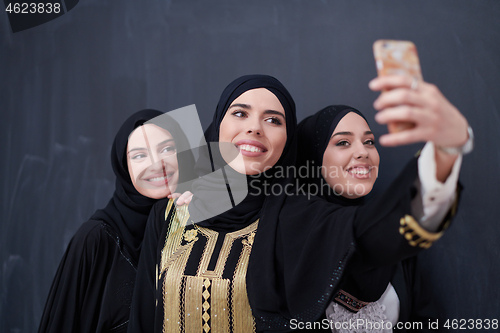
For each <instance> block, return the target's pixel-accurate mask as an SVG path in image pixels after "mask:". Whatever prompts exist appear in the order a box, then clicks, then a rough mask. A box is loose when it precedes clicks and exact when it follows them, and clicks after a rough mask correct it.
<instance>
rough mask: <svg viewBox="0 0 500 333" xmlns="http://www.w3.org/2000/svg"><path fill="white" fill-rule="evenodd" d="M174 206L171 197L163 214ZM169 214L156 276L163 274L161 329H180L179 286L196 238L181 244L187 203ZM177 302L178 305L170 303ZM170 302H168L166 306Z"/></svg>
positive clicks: (169, 331) (167, 332)
mask: <svg viewBox="0 0 500 333" xmlns="http://www.w3.org/2000/svg"><path fill="white" fill-rule="evenodd" d="M172 208H173V199H171V200H169V202H168V205H167V209H166V211H165V218H167V217H168V214H169V212H170V210H171V209H172ZM174 209H175V210H174V211H173V212H172V214H171V218H170V223H169V230H168V233H167V237H166V240H165V246H164V248H163V250H162V252H161V262H160V264H161V265H160V267H161V270H160V272H159V276H158V279H161V277H162V275H163V274H165V276H164V283H163V289H162V292H163V309H164V318H163V332H164V333H171V332H181V331H182V323H183V318H182V312H181V311H179V306H180V304H181V293H182V291H181V288H182V286H183V279H182V276H183V274H184V269H185V267H186V263H187V260H188V259H189V255H190V254H191V250H192V248H193V245H194V243H195V242H191V243H188V244H186V245H183V246H180V244H181V241H182V235H183V233H184V228H185V226H186V223H187V220H188V219H189V212H188V210H187V206H182V207H175V208H174ZM172 304H177V307H175V306H171V305H172ZM169 305H170V306H169Z"/></svg>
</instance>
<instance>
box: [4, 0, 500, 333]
mask: <svg viewBox="0 0 500 333" xmlns="http://www.w3.org/2000/svg"><path fill="white" fill-rule="evenodd" d="M4 14H5V13H4ZM4 14H0V32H1V34H0V110H1V115H2V117H1V121H0V126H1V127H0V142H1V148H0V149H1V151H0V156H1V159H2V161H1V163H0V190H1V197H2V200H1V206H0V207H1V208H0V216H1V225H0V230H1V234H0V261H1V266H0V270H1V274H0V288H1V289H0V331H1V332H34V331H36V328H37V325H38V322H39V319H40V316H41V313H42V310H43V307H44V303H45V299H46V296H47V293H48V291H49V288H50V284H51V282H52V278H53V274H54V272H55V270H56V268H57V266H58V264H59V260H60V258H61V256H62V254H63V252H64V250H65V248H66V246H67V244H68V242H69V240H70V238H71V237H72V235H73V234H74V232H75V231H76V229H77V228H78V227H79V225H80V224H81V223H82V222H84V221H85V220H87V219H88V218H89V217H90V215H91V214H92V213H93V212H94V211H95V210H96V209H98V208H101V207H103V206H104V205H105V204H106V203H107V201H108V200H109V198H110V196H111V193H112V191H113V189H114V177H113V174H112V172H111V167H110V162H109V154H110V147H111V143H112V140H113V138H114V135H115V133H116V131H117V130H118V128H119V126H120V125H121V123H122V122H123V120H124V119H125V118H126V117H128V116H129V115H130V114H131V113H133V112H135V111H137V110H139V109H143V108H156V109H159V110H162V111H169V110H173V109H176V108H179V107H182V106H185V105H189V104H193V103H194V104H196V106H197V108H198V112H199V114H200V119H201V122H202V125H203V126H204V127H206V126H207V125H208V123H209V121H210V119H211V116H212V113H213V110H214V109H215V106H216V103H217V100H218V98H219V95H220V93H221V92H222V90H223V89H224V87H225V86H226V85H227V84H228V83H229V82H230V81H231V80H233V79H234V78H236V77H238V76H240V75H243V74H250V73H265V74H270V75H273V76H276V77H277V78H278V79H280V80H281V81H282V82H283V83H284V85H285V86H286V87H288V89H289V90H290V92H291V94H292V95H293V96H294V98H295V100H296V103H297V112H298V119H299V120H301V119H303V118H304V117H305V116H307V115H309V114H312V113H313V112H315V111H317V110H319V109H321V108H322V107H324V106H326V105H328V104H348V105H352V106H354V107H356V108H358V109H360V110H362V111H364V112H365V113H366V114H367V116H368V117H369V119H373V115H374V113H375V111H374V109H373V107H372V103H373V101H374V99H375V98H376V97H377V95H378V94H377V93H373V92H371V91H370V90H369V89H368V82H369V80H370V79H372V78H373V77H375V76H376V72H375V65H374V60H373V56H372V49H371V47H372V43H373V42H374V41H375V40H376V39H380V38H391V39H407V40H412V41H414V42H415V44H416V45H417V47H418V50H419V55H420V58H421V64H422V68H423V75H424V78H425V79H426V81H428V82H432V83H435V84H436V85H437V86H438V87H440V89H441V91H442V92H443V93H444V94H445V96H447V98H448V99H449V100H450V101H451V102H452V103H453V104H454V105H456V106H457V107H458V108H459V109H460V110H461V111H462V113H463V114H464V115H465V116H466V117H467V118H468V120H469V122H470V124H471V125H472V127H473V128H474V130H475V133H476V149H475V151H474V152H473V153H472V154H470V155H467V156H466V157H465V158H464V162H463V165H462V172H461V180H462V183H463V184H464V187H465V191H464V192H463V197H462V202H461V206H460V209H459V213H458V215H457V217H456V219H455V222H454V224H453V225H452V227H451V228H450V229H449V231H448V232H447V233H446V234H445V236H444V237H443V238H442V239H441V240H440V241H439V242H438V243H436V244H435V245H434V246H433V247H432V248H431V249H430V250H428V251H427V252H426V253H424V254H423V255H422V257H423V259H424V260H425V265H424V270H425V273H426V276H427V277H428V283H429V284H431V287H432V289H433V293H434V296H435V299H436V301H437V303H438V306H439V308H440V316H441V318H443V319H444V318H456V319H470V318H472V319H493V318H497V319H500V301H499V300H500V287H499V282H498V279H499V278H498V277H499V276H500V265H499V263H500V250H499V249H500V245H499V239H500V223H499V216H500V200H499V196H500V177H499V171H500V168H499V166H500V93H499V87H500V75H499V74H500V71H499V70H500V20H499V17H500V2H498V1H486V0H483V1H469V0H459V1H456V0H455V1H387V0H386V1H351V0H349V1H348V0H344V1H326V0H325V1H319V0H309V1H290V0H288V1H284V0H273V1H269V0H265V1H229V0H228V1H201V0H199V1H185V0H182V1H181V0H175V1H169V0H162V1H125V0H120V1H103V0H86V1H80V3H79V4H78V5H77V6H76V7H75V8H74V9H73V10H71V11H70V12H68V13H67V14H65V15H62V16H60V17H59V18H57V19H55V20H53V21H50V22H48V23H46V24H43V25H40V26H38V27H34V28H32V29H29V30H25V31H22V32H17V33H12V30H11V28H10V26H9V21H8V18H7V15H6V14H5V15H4ZM371 124H372V128H373V129H374V131H375V133H376V134H377V135H380V134H382V133H383V132H384V131H385V127H383V126H378V125H376V123H375V122H374V121H373V120H372V121H371ZM418 147H419V145H415V146H412V147H403V148H393V149H389V148H380V153H381V158H382V165H381V176H380V179H379V180H378V181H377V190H379V191H380V189H382V188H383V187H384V186H386V185H387V183H388V182H389V181H390V180H391V179H393V178H394V177H395V175H396V174H397V173H398V171H399V170H400V169H401V168H402V166H403V164H404V163H405V161H406V160H408V158H409V157H410V156H411V155H413V153H414V152H415V151H416V149H417V148H418Z"/></svg>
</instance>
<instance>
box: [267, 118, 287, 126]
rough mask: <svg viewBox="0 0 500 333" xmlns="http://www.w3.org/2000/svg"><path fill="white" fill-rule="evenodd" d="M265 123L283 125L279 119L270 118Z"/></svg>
mask: <svg viewBox="0 0 500 333" xmlns="http://www.w3.org/2000/svg"><path fill="white" fill-rule="evenodd" d="M265 121H266V122H268V123H272V124H275V125H282V124H283V123H282V122H281V120H280V119H279V118H277V117H269V118H267V119H265Z"/></svg>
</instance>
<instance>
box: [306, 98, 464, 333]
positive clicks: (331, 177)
mask: <svg viewBox="0 0 500 333" xmlns="http://www.w3.org/2000/svg"><path fill="white" fill-rule="evenodd" d="M298 139H299V142H300V145H299V154H298V160H297V165H298V166H299V167H303V168H306V169H307V170H308V174H309V175H310V177H307V178H302V179H301V180H302V181H303V184H305V186H307V187H308V188H310V189H312V190H313V191H314V193H315V194H316V195H317V196H318V197H321V198H323V199H325V200H327V201H328V202H332V203H336V204H339V205H341V206H345V207H349V206H350V207H356V206H361V205H363V204H364V203H365V200H364V199H365V196H366V195H367V194H368V193H370V191H371V190H372V187H373V184H374V183H375V180H376V179H377V173H378V168H379V161H380V158H379V155H378V151H377V148H376V147H375V137H374V135H373V133H372V131H371V129H370V127H369V126H368V123H367V121H366V119H365V117H364V116H363V114H361V112H359V111H358V110H356V109H354V108H352V107H349V106H345V105H332V106H329V107H326V108H324V109H323V110H321V111H319V112H317V113H316V114H315V115H313V116H310V117H308V118H306V119H304V120H303V121H302V122H301V123H300V124H299V126H298ZM311 146H315V147H318V149H314V150H311V149H310V147H311ZM428 153H429V150H428V148H426V149H425V150H424V156H421V157H420V159H424V162H425V159H427V160H428V161H427V162H431V163H432V156H429V154H428ZM457 177H458V167H456V168H455V169H454V170H453V174H452V175H450V176H449V177H448V179H447V182H446V184H445V185H446V186H447V187H448V188H445V189H444V190H441V194H440V196H441V198H440V201H443V200H448V201H451V200H453V199H454V196H453V195H451V196H449V195H448V194H453V192H454V190H455V186H454V184H456V182H457ZM423 184H424V185H425V182H424V183H423ZM415 185H416V188H418V191H419V192H429V189H422V188H421V187H422V184H420V182H419V181H416V184H415ZM434 195H435V196H438V194H437V193H434ZM420 198H421V193H417V195H416V196H415V197H414V199H412V212H413V215H417V216H422V215H423V213H424V212H423V209H420V212H419V211H418V210H419V206H418V204H417V201H418V200H419V199H420ZM385 204H386V205H390V204H391V200H390V199H389V201H387V202H385ZM431 205H432V203H431ZM427 206H429V204H427ZM447 206H448V205H443V207H444V209H441V210H440V211H439V210H438V211H437V212H436V213H435V214H433V215H432V216H427V217H426V224H427V227H428V228H429V229H431V230H432V231H435V230H437V229H438V227H439V225H440V223H441V221H442V220H443V218H444V214H445V213H446V207H447ZM429 208H430V207H427V209H429ZM420 220H423V219H422V218H421V219H420ZM416 265H417V259H416V257H414V258H411V259H407V260H404V261H403V262H402V263H399V264H397V265H395V266H388V267H383V268H373V267H371V266H370V265H368V266H366V265H364V263H363V260H362V257H361V256H359V254H354V256H353V258H352V259H351V261H350V263H349V264H348V266H347V268H346V273H345V274H344V277H343V279H342V283H341V286H340V287H341V288H342V289H341V290H340V291H339V292H338V293H337V294H336V295H334V301H333V302H332V303H330V305H329V306H328V308H327V310H326V315H327V319H328V320H330V321H331V322H332V323H336V324H337V328H335V326H333V331H334V332H349V331H352V327H351V330H350V329H349V327H350V326H349V323H350V322H356V321H357V320H358V319H361V320H362V321H363V320H366V321H367V322H371V323H381V322H384V323H386V325H385V326H383V328H382V329H378V330H373V331H377V332H391V331H392V330H391V328H392V327H395V326H396V322H397V321H400V322H403V323H405V322H409V321H412V322H419V323H422V324H423V325H424V326H423V327H422V328H423V329H427V328H428V327H427V326H428V323H429V319H431V318H435V317H436V313H435V311H434V308H433V306H432V302H431V301H430V300H431V295H430V294H429V293H427V292H425V285H423V284H422V283H421V280H420V276H419V272H418V271H417V270H416V267H417V266H416ZM343 324H344V326H342V325H343ZM379 325H380V324H379ZM363 329H365V330H366V329H367V327H362V326H360V327H358V330H359V331H362V330H363ZM369 331H370V330H369Z"/></svg>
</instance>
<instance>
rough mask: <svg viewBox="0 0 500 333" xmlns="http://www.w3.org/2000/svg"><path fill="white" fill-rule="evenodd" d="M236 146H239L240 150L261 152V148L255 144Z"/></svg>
mask: <svg viewBox="0 0 500 333" xmlns="http://www.w3.org/2000/svg"><path fill="white" fill-rule="evenodd" d="M238 148H240V150H244V151H249V152H252V153H255V152H263V150H262V149H260V148H257V147H255V146H251V145H241V146H239V147H238Z"/></svg>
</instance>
